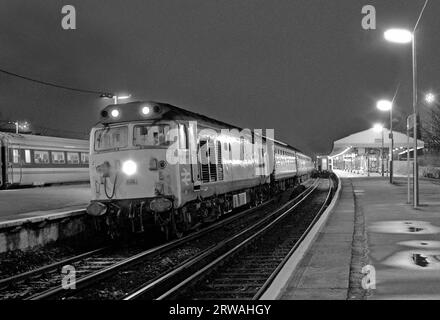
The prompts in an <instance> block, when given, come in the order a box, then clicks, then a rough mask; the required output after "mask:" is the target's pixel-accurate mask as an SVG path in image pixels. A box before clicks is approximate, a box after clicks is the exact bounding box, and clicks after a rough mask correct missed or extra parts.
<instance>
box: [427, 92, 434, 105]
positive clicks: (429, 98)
mask: <svg viewBox="0 0 440 320" xmlns="http://www.w3.org/2000/svg"><path fill="white" fill-rule="evenodd" d="M425 101H426V103H428V104H432V103H434V102H435V95H434V94H433V93H431V92H430V93H428V94H426V96H425Z"/></svg>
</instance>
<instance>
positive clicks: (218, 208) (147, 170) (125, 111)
mask: <svg viewBox="0 0 440 320" xmlns="http://www.w3.org/2000/svg"><path fill="white" fill-rule="evenodd" d="M89 169H90V183H91V189H92V201H91V203H90V205H89V206H88V208H87V212H88V214H90V215H93V216H96V217H102V220H105V221H106V222H105V223H106V225H107V226H108V227H109V228H110V230H113V231H115V230H124V229H128V230H129V231H130V232H142V231H144V230H145V229H146V228H147V226H152V225H155V226H159V227H160V228H161V229H162V230H163V231H164V232H165V234H166V235H167V236H170V235H174V236H181V235H182V234H184V233H185V232H187V231H189V230H191V229H194V228H197V227H198V226H200V225H201V224H203V223H205V222H208V221H214V220H216V219H218V218H219V217H221V216H222V215H224V214H227V213H228V212H231V211H233V210H235V209H237V208H240V207H243V206H254V205H258V204H259V203H262V202H263V201H265V200H266V199H267V198H268V197H270V196H271V195H272V194H274V193H276V192H279V191H281V190H285V189H287V188H289V187H293V186H295V185H297V184H299V183H300V182H301V181H303V180H305V179H308V178H309V176H310V173H311V171H312V169H313V163H312V160H311V158H310V157H308V156H306V155H305V154H303V153H301V152H299V151H298V150H297V149H295V148H294V147H291V146H289V145H287V144H285V143H283V142H281V141H277V140H275V139H274V137H273V132H271V131H270V130H265V131H264V132H263V130H254V131H250V130H243V129H241V128H238V127H235V126H232V125H230V124H227V123H224V122H222V121H219V120H216V119H212V118H209V117H207V116H204V115H201V114H197V113H194V112H191V111H188V110H185V109H183V108H179V107H176V106H173V105H170V104H166V103H159V102H151V101H140V102H130V103H125V104H113V105H109V106H107V107H106V108H104V109H103V110H102V111H101V113H100V120H99V123H98V124H97V125H96V126H94V127H93V128H92V130H91V133H90V166H89Z"/></svg>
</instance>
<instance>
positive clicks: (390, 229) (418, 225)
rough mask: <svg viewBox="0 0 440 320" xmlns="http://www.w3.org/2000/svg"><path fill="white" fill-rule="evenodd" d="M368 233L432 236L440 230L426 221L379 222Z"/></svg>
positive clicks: (373, 224) (370, 227)
mask: <svg viewBox="0 0 440 320" xmlns="http://www.w3.org/2000/svg"><path fill="white" fill-rule="evenodd" d="M368 229H369V231H371V232H376V233H403V234H434V233H440V228H439V227H437V226H433V225H432V224H431V222H427V221H409V220H396V221H380V222H373V223H372V224H371V225H370V226H369V228H368Z"/></svg>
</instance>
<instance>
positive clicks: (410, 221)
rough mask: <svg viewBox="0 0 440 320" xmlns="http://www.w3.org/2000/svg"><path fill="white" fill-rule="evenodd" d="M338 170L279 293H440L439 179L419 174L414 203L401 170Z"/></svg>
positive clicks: (378, 295)
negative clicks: (321, 217)
mask: <svg viewBox="0 0 440 320" xmlns="http://www.w3.org/2000/svg"><path fill="white" fill-rule="evenodd" d="M336 173H337V174H338V175H339V176H340V177H341V181H342V185H343V188H342V191H341V196H340V199H339V201H338V203H337V204H336V206H335V208H334V209H333V210H332V212H331V213H330V216H329V218H328V221H327V222H326V224H325V225H324V227H323V228H322V229H321V231H320V232H319V234H318V236H317V238H316V240H315V242H314V243H313V244H312V245H311V247H310V249H309V250H308V251H307V253H306V254H305V256H304V257H303V258H302V260H301V261H300V263H299V265H298V267H297V268H296V269H295V270H293V271H292V272H291V276H290V278H289V280H288V282H287V283H288V285H287V286H286V289H285V290H284V293H283V294H282V295H281V297H280V298H281V299H378V300H381V299H440V181H436V180H432V179H421V180H420V203H421V206H420V207H419V208H417V209H414V208H413V206H412V205H410V204H408V203H407V184H406V179H405V178H404V177H396V178H395V183H394V184H393V185H391V184H390V183H389V180H388V179H389V178H387V177H380V176H375V177H366V176H365V175H364V176H363V175H359V174H356V173H349V172H346V171H336ZM411 191H412V190H411ZM367 274H368V275H367Z"/></svg>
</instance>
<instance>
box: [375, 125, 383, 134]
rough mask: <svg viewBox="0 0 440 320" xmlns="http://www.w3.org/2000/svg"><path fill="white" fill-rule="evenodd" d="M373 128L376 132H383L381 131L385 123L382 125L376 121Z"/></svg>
mask: <svg viewBox="0 0 440 320" xmlns="http://www.w3.org/2000/svg"><path fill="white" fill-rule="evenodd" d="M373 130H374V131H375V132H381V131H382V130H383V125H381V124H380V123H376V124H375V125H374V126H373Z"/></svg>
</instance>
